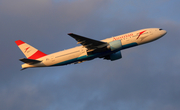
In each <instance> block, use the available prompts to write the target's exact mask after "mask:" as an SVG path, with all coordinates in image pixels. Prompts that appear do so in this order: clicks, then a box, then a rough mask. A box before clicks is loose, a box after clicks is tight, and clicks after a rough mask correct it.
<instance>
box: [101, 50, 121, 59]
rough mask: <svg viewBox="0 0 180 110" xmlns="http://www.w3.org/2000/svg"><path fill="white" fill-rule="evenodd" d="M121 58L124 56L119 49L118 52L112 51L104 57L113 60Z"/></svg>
mask: <svg viewBox="0 0 180 110" xmlns="http://www.w3.org/2000/svg"><path fill="white" fill-rule="evenodd" d="M121 58H122V55H121V51H118V52H116V53H112V54H110V55H107V56H105V57H104V59H106V60H111V61H114V60H118V59H121Z"/></svg>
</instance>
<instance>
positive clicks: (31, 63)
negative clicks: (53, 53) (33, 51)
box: [19, 58, 41, 65]
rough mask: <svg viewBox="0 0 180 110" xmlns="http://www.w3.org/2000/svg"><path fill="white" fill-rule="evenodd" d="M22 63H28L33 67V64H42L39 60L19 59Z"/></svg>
mask: <svg viewBox="0 0 180 110" xmlns="http://www.w3.org/2000/svg"><path fill="white" fill-rule="evenodd" d="M19 60H20V61H22V62H24V63H27V64H30V65H33V64H36V63H40V62H41V61H39V60H33V59H28V58H21V59H19Z"/></svg>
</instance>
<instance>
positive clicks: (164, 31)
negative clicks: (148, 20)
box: [159, 29, 167, 36]
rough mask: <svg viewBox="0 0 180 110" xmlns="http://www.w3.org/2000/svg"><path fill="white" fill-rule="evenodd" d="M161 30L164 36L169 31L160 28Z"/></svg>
mask: <svg viewBox="0 0 180 110" xmlns="http://www.w3.org/2000/svg"><path fill="white" fill-rule="evenodd" d="M159 31H160V32H161V34H162V36H164V35H165V34H166V33H167V31H166V30H163V29H159Z"/></svg>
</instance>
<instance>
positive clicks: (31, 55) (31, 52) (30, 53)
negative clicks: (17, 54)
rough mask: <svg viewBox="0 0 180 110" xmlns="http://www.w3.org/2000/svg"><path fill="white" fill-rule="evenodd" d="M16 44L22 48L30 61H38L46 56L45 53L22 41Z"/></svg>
mask: <svg viewBox="0 0 180 110" xmlns="http://www.w3.org/2000/svg"><path fill="white" fill-rule="evenodd" d="M15 43H16V44H17V46H18V47H19V48H20V50H21V51H22V52H23V53H24V55H25V56H26V57H27V58H28V59H38V58H41V57H43V56H46V54H45V53H43V52H41V51H39V50H38V49H36V48H34V47H33V46H31V45H29V44H27V43H25V42H23V41H21V40H17V41H15Z"/></svg>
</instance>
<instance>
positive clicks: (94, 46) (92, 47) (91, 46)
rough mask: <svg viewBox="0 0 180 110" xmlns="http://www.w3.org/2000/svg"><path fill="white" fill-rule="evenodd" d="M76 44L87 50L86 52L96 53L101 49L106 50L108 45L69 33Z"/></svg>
mask: <svg viewBox="0 0 180 110" xmlns="http://www.w3.org/2000/svg"><path fill="white" fill-rule="evenodd" d="M68 35H70V36H71V37H73V38H74V39H75V40H76V41H77V42H78V43H77V44H81V45H83V46H84V47H86V48H87V49H88V52H92V51H97V52H99V51H100V50H101V49H102V48H106V47H107V46H108V43H106V42H102V41H98V40H94V39H90V38H87V37H83V36H80V35H76V34H73V33H69V34H68Z"/></svg>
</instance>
